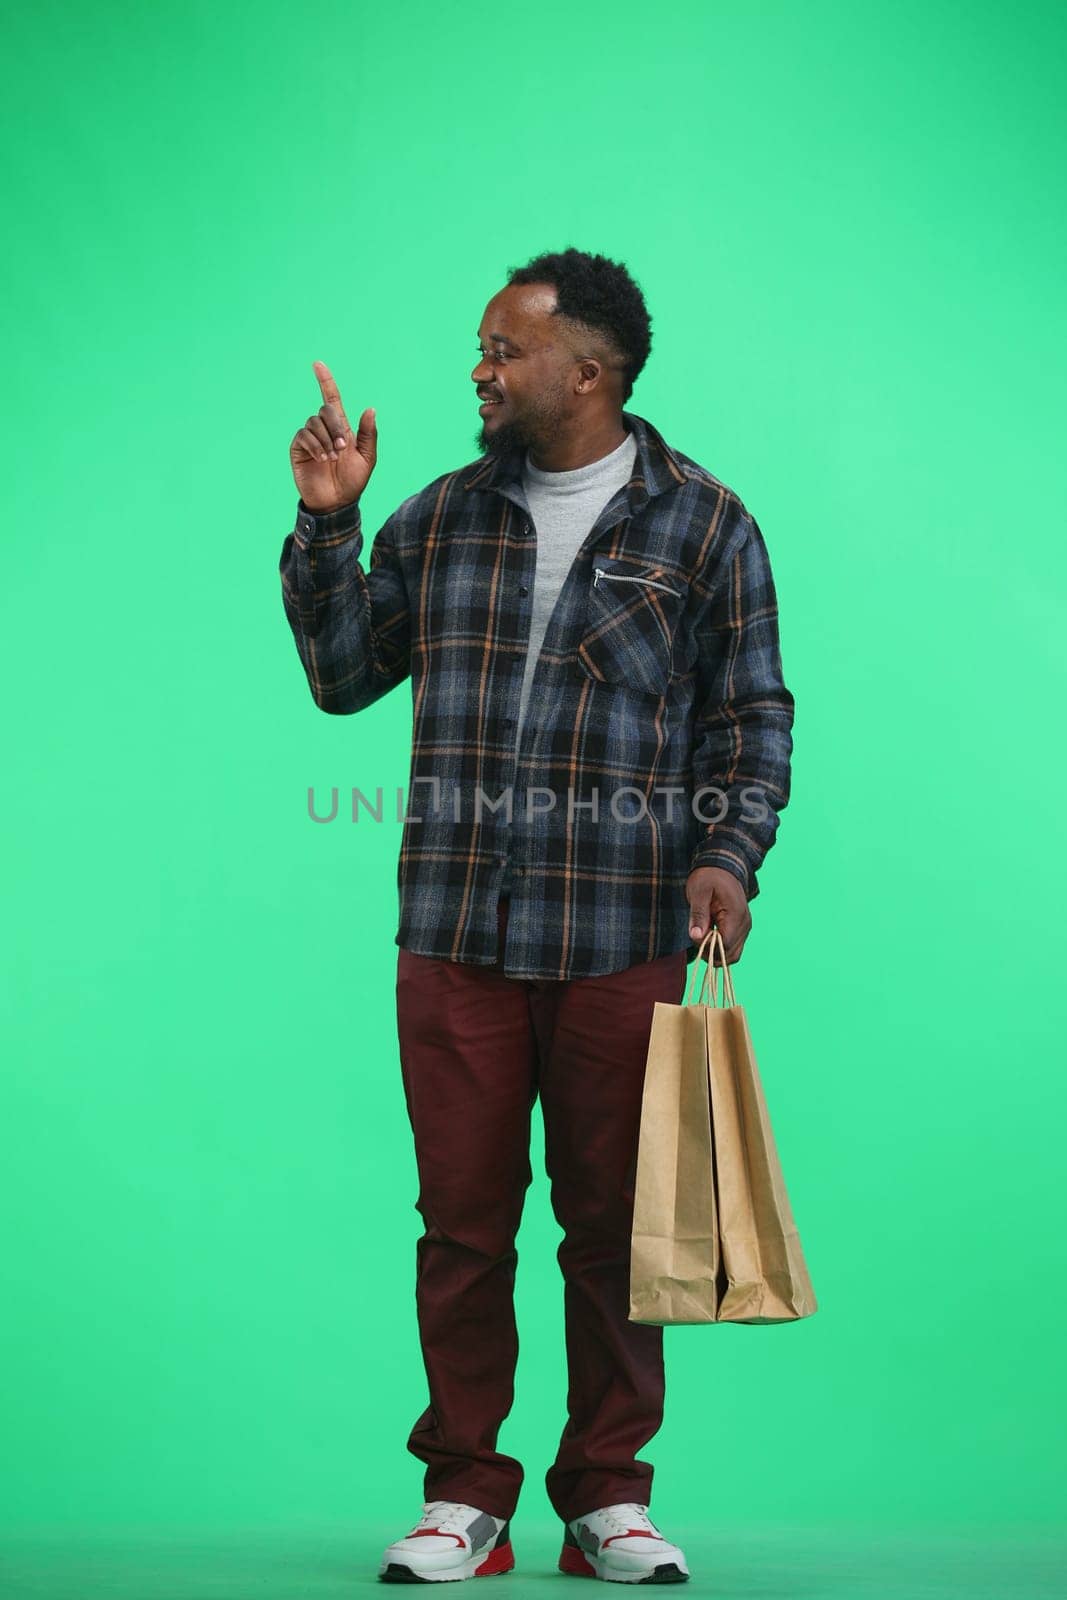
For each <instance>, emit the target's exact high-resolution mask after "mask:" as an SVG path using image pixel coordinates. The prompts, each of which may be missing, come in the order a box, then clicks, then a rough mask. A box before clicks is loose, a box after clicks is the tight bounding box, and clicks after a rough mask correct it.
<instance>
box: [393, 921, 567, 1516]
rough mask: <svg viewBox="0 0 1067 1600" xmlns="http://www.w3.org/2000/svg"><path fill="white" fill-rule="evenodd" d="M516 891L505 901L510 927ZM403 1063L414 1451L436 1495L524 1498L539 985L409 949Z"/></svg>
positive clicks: (502, 1512)
mask: <svg viewBox="0 0 1067 1600" xmlns="http://www.w3.org/2000/svg"><path fill="white" fill-rule="evenodd" d="M506 913H507V903H506V901H502V902H501V907H500V914H499V921H498V927H499V931H500V933H501V936H502V935H503V931H504V927H505V924H506ZM396 992H397V1023H398V1032H399V1039H400V1063H401V1072H402V1075H403V1081H404V1091H405V1097H406V1100H407V1107H408V1115H409V1118H410V1121H411V1126H412V1131H413V1134H414V1140H415V1155H416V1162H417V1167H418V1175H419V1195H418V1199H417V1200H416V1202H415V1204H416V1209H417V1210H418V1211H419V1213H420V1214H421V1216H422V1218H423V1220H424V1223H425V1230H424V1232H423V1234H422V1237H421V1238H420V1239H419V1240H418V1243H417V1245H416V1287H415V1299H416V1308H417V1315H418V1325H419V1337H420V1342H421V1345H422V1355H423V1362H424V1365H425V1368H426V1377H427V1381H428V1384H429V1391H430V1404H429V1406H428V1407H427V1409H426V1410H425V1411H424V1412H423V1413H422V1415H421V1416H420V1417H419V1418H418V1420H417V1421H416V1423H415V1425H414V1427H413V1429H412V1431H411V1435H410V1437H409V1439H408V1449H409V1450H410V1451H411V1452H412V1454H413V1455H415V1456H416V1457H417V1458H418V1459H419V1460H421V1461H423V1462H424V1463H425V1464H426V1472H425V1475H424V1496H425V1498H426V1499H427V1500H437V1499H443V1500H464V1501H467V1502H468V1503H469V1504H471V1505H476V1506H478V1507H480V1508H481V1509H482V1510H483V1511H489V1512H491V1513H492V1514H493V1515H494V1516H498V1517H509V1516H511V1515H512V1513H513V1512H514V1509H515V1504H516V1501H517V1499H518V1494H519V1490H520V1487H521V1484H522V1480H523V1468H522V1466H521V1464H520V1463H519V1462H518V1461H517V1460H515V1459H514V1458H513V1457H511V1456H508V1455H503V1454H501V1453H500V1452H498V1451H497V1449H496V1440H497V1433H498V1430H499V1428H500V1425H501V1423H502V1422H503V1420H504V1418H505V1417H506V1416H507V1414H508V1412H509V1411H510V1410H511V1406H512V1402H513V1399H514V1377H515V1365H516V1361H517V1357H518V1336H517V1331H516V1325H515V1310H514V1298H513V1291H514V1282H515V1269H516V1263H517V1260H518V1254H517V1251H516V1249H515V1235H516V1233H517V1231H518V1227H519V1223H520V1220H521V1217H522V1209H523V1202H524V1200H525V1194H526V1190H527V1188H528V1187H529V1184H530V1182H531V1179H532V1172H531V1168H530V1114H531V1107H532V1104H533V1101H534V1099H535V1098H536V1094H537V1053H536V1041H535V1036H534V1034H533V1030H532V1025H531V1021H530V1013H529V1001H528V992H527V985H526V984H525V983H524V982H522V980H518V979H514V978H507V977H505V976H504V974H503V972H502V971H500V970H498V968H493V967H481V966H473V965H470V964H467V963H460V962H451V961H437V960H433V959H431V958H429V957H426V956H419V955H415V954H413V953H412V952H411V951H407V950H403V949H401V950H400V951H399V952H398V964H397V991H396Z"/></svg>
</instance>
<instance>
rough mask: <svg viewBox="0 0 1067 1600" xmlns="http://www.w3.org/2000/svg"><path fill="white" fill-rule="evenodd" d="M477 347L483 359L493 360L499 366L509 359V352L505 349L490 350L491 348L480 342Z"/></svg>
mask: <svg viewBox="0 0 1067 1600" xmlns="http://www.w3.org/2000/svg"><path fill="white" fill-rule="evenodd" d="M475 349H476V350H477V352H478V354H479V355H480V356H481V358H482V360H483V361H492V362H494V363H495V364H496V365H497V366H500V365H501V364H502V363H503V362H505V361H506V360H507V359H508V357H507V353H506V351H504V350H493V351H489V350H487V349H486V348H485V346H484V345H480V344H479V345H476V346H475Z"/></svg>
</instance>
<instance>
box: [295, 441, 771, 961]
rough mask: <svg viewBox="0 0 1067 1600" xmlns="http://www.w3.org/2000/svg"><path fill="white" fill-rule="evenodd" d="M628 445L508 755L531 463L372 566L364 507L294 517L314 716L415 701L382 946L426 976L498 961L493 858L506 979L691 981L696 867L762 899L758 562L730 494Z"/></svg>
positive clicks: (522, 649)
mask: <svg viewBox="0 0 1067 1600" xmlns="http://www.w3.org/2000/svg"><path fill="white" fill-rule="evenodd" d="M623 421H624V424H625V426H626V427H627V428H628V429H629V430H630V431H631V432H632V433H633V434H634V437H635V443H636V456H635V459H634V465H633V473H632V476H631V478H630V480H629V482H628V483H626V484H625V485H623V487H622V488H621V489H620V490H619V491H618V492H617V493H616V494H615V495H614V496H613V497H612V499H611V500H610V501H609V502H608V504H607V505H606V506H605V507H604V509H603V511H602V512H601V513H600V515H599V517H598V518H597V520H596V522H595V523H594V525H593V527H592V528H591V530H590V531H589V533H588V535H587V536H586V538H585V540H584V542H583V543H582V545H581V546H580V547H579V549H578V551H577V553H576V556H575V560H574V564H573V566H572V568H571V570H570V572H569V573H568V575H567V578H566V581H565V582H564V584H563V587H562V589H561V591H560V594H559V597H558V600H557V602H556V606H555V610H554V611H553V613H552V617H551V619H550V622H549V625H548V629H547V632H546V634H545V638H544V643H543V646H542V649H541V653H540V655H539V657H538V660H537V665H536V669H535V672H534V677H533V681H532V683H531V687H530V699H529V704H528V708H527V713H526V718H525V721H524V725H523V729H522V738H521V743H520V745H519V748H518V751H516V747H515V729H516V717H517V714H518V709H519V694H520V685H521V679H522V667H523V663H524V658H525V653H526V642H527V638H528V632H529V616H530V605H531V598H530V596H531V594H532V590H533V583H534V573H535V562H536V535H535V532H534V529H533V525H532V519H531V515H530V508H529V505H528V502H527V500H526V495H525V493H524V490H523V485H522V453H521V452H518V451H517V452H515V453H514V454H512V455H510V456H504V457H495V456H490V455H485V456H482V457H480V458H479V459H478V460H476V461H474V462H471V463H470V464H469V465H467V466H465V467H462V468H460V469H459V470H458V471H452V472H448V473H445V474H443V475H442V476H441V477H438V478H436V479H434V481H433V482H432V483H430V484H428V485H427V486H426V487H425V488H424V489H422V490H420V491H419V492H418V493H417V494H414V495H412V496H411V497H410V498H409V499H407V500H405V501H404V502H403V503H402V504H401V505H400V506H399V507H398V508H397V509H396V511H394V512H393V514H392V515H391V516H390V517H389V518H388V519H387V520H386V521H385V523H384V524H383V525H382V527H381V528H380V529H379V531H378V533H377V534H376V535H375V537H374V540H373V543H372V546H371V552H370V560H369V563H368V564H367V566H366V568H364V566H363V565H361V563H360V555H361V552H362V549H363V531H362V523H361V519H360V511H359V507H358V505H357V504H354V505H351V506H347V507H342V508H341V509H340V510H337V511H333V512H330V513H328V514H326V515H318V514H315V513H313V512H310V511H309V510H308V509H307V507H306V506H305V505H304V503H303V501H302V500H301V501H298V505H297V515H296V525H295V527H294V529H293V531H292V532H291V533H290V534H288V535H287V537H286V539H285V542H284V544H283V547H282V552H281V559H280V562H279V570H280V574H281V583H282V596H283V602H284V606H285V613H286V616H287V618H288V620H289V625H290V627H291V628H292V632H293V637H294V639H295V641H296V647H297V650H298V652H299V656H300V660H301V662H302V664H303V668H304V671H305V674H306V676H307V681H308V684H309V686H310V689H311V693H312V696H313V698H314V701H315V704H316V705H317V706H319V707H321V709H322V710H323V711H326V712H330V713H332V714H335V715H347V714H351V713H352V712H356V711H362V710H364V709H365V708H366V707H367V706H370V705H373V704H374V702H375V701H377V700H380V699H381V697H382V696H383V695H385V694H388V692H389V691H390V690H391V689H395V688H396V687H397V685H398V684H400V683H402V682H404V681H406V680H410V684H411V694H412V709H413V728H412V754H411V771H410V778H409V785H408V798H407V807H406V813H405V816H406V820H405V823H404V831H403V836H402V840H401V846H400V857H399V863H398V870H397V886H398V891H399V896H398V898H399V919H398V927H397V932H396V935H395V941H394V942H395V943H396V944H398V945H401V946H403V947H404V948H406V949H408V950H411V951H414V952H415V953H416V954H420V955H428V956H435V957H437V958H438V959H441V960H448V961H467V962H475V963H479V964H484V965H489V964H491V963H492V962H493V961H495V959H496V954H497V950H496V942H497V901H498V896H499V889H500V883H501V878H502V876H503V869H504V864H505V861H506V860H507V859H508V858H509V857H510V862H511V872H512V889H511V907H510V913H509V918H508V929H507V943H506V951H505V956H504V971H505V972H506V973H507V975H508V976H511V977H516V978H560V979H562V978H571V977H586V976H594V975H596V974H600V973H607V972H614V971H618V970H620V969H621V968H623V967H627V966H630V965H632V964H634V963H636V962H641V961H650V960H653V959H654V958H656V957H657V956H661V955H667V954H671V953H674V952H675V951H678V950H682V949H687V950H688V952H689V958H690V959H693V957H694V956H695V954H696V947H695V945H694V944H693V942H692V941H691V940H690V937H689V908H688V902H687V900H686V895H685V881H686V878H687V876H688V874H689V873H690V872H692V871H693V870H694V868H696V867H698V866H717V867H725V868H726V869H727V870H728V871H730V872H732V873H733V874H734V875H735V876H736V877H737V878H738V879H739V881H740V882H741V884H742V885H743V886H744V889H745V893H746V895H747V897H748V898H749V899H750V900H751V899H753V898H754V897H755V895H757V894H758V893H759V885H758V881H757V876H756V874H757V869H758V867H759V866H760V863H761V862H762V861H763V859H764V857H765V855H766V853H767V851H768V850H769V849H770V847H771V845H772V844H773V842H774V839H775V833H776V830H777V826H778V813H779V812H780V811H781V810H782V809H783V807H784V806H785V805H786V804H787V802H788V799H789V782H790V761H791V756H792V749H793V742H792V726H793V714H794V702H793V697H792V695H791V694H790V692H789V691H788V689H787V688H786V687H785V684H784V682H783V678H782V662H781V653H780V648H779V635H778V608H777V598H776V594H775V588H774V582H773V579H772V576H771V569H770V563H769V559H768V555H767V550H766V547H765V544H764V540H763V537H762V534H761V532H760V529H759V527H758V525H757V523H756V521H755V519H754V518H753V517H752V516H751V515H750V513H749V512H748V511H747V510H746V508H745V506H744V505H743V504H742V502H741V500H740V499H739V498H738V496H737V495H736V494H735V493H734V492H733V491H732V490H731V489H729V488H727V487H726V485H725V484H723V483H721V482H720V481H719V480H718V479H717V478H715V477H713V476H712V474H711V473H710V472H708V471H707V470H706V469H705V468H703V467H701V466H699V465H698V464H697V463H696V462H695V461H692V460H690V458H689V457H688V456H685V455H683V454H682V453H681V452H680V451H677V450H674V449H671V448H670V447H669V446H668V445H667V443H666V442H665V441H664V439H663V438H662V436H661V435H660V434H659V433H658V432H657V430H656V429H655V428H654V427H652V425H651V424H650V423H648V422H646V421H645V420H644V419H643V418H642V417H639V416H637V415H636V414H635V413H633V412H629V411H626V412H623ZM633 580H636V581H633ZM509 807H510V819H509Z"/></svg>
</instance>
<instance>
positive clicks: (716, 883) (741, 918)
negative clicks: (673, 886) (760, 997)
mask: <svg viewBox="0 0 1067 1600" xmlns="http://www.w3.org/2000/svg"><path fill="white" fill-rule="evenodd" d="M685 892H686V898H687V899H688V901H689V936H690V938H691V939H693V940H695V941H696V943H697V944H699V943H700V941H701V939H703V937H704V935H705V934H706V933H707V931H708V929H709V928H710V927H711V925H712V923H714V924H715V925H716V927H717V928H718V930H719V932H720V933H721V934H722V942H723V945H724V947H725V950H726V960H727V962H728V963H729V964H730V966H733V964H734V962H735V961H739V960H740V959H741V951H742V950H743V949H744V947H745V940H746V939H747V938H748V934H749V929H750V928H751V927H752V913H751V912H750V911H749V909H748V898H747V896H746V895H745V891H744V889H743V888H742V886H741V882H740V879H738V878H735V877H734V875H733V873H732V872H728V871H727V870H726V868H725V867H698V868H697V869H696V871H695V872H691V873H690V874H689V876H688V878H687V879H686V880H685ZM713 964H714V963H713Z"/></svg>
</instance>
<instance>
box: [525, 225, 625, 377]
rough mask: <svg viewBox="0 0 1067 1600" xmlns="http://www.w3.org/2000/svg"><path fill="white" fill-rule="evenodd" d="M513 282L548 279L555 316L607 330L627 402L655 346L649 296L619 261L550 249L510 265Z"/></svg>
mask: <svg viewBox="0 0 1067 1600" xmlns="http://www.w3.org/2000/svg"><path fill="white" fill-rule="evenodd" d="M507 281H508V283H509V284H511V283H550V284H552V286H553V287H554V289H555V291H556V300H557V305H556V307H555V310H554V315H556V316H560V317H567V318H569V319H570V320H571V321H573V322H581V323H583V324H584V325H585V326H586V327H588V328H595V329H596V330H597V331H598V332H600V333H604V334H607V336H608V338H609V339H610V341H611V344H612V346H613V348H614V349H615V351H616V352H617V354H618V357H619V360H620V361H621V362H622V375H623V397H622V398H623V401H624V402H625V401H627V400H629V398H630V396H631V394H632V393H633V388H634V384H635V382H636V381H637V377H638V374H639V373H640V371H641V369H642V367H643V366H644V364H645V362H646V361H647V360H648V354H649V351H650V350H651V348H652V319H651V317H650V316H649V314H648V307H647V306H646V305H645V297H644V295H643V294H642V293H641V290H640V289H639V288H638V286H637V284H636V283H635V282H634V280H633V278H632V277H631V276H630V274H629V272H628V271H627V269H626V268H625V267H624V266H623V264H622V262H621V261H612V260H610V258H609V257H608V256H595V255H590V254H589V253H588V252H587V251H585V250H575V249H573V248H571V249H567V250H555V251H547V252H545V253H544V254H542V255H539V256H534V257H533V258H532V259H531V260H530V261H527V262H526V264H525V266H522V267H509V268H508V275H507Z"/></svg>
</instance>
